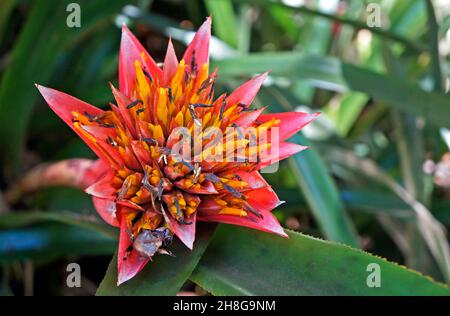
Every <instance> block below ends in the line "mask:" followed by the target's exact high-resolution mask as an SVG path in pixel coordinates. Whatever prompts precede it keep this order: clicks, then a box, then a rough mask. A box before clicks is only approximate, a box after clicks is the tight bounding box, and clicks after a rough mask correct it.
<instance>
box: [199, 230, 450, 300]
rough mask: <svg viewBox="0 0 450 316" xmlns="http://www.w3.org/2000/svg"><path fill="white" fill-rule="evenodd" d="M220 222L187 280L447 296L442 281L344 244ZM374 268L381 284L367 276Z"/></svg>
mask: <svg viewBox="0 0 450 316" xmlns="http://www.w3.org/2000/svg"><path fill="white" fill-rule="evenodd" d="M288 234H289V239H283V238H281V237H278V236H275V235H270V234H267V233H261V232H257V231H254V230H249V229H245V228H238V227H231V226H221V227H220V228H219V229H218V230H217V231H216V234H215V235H214V238H213V240H212V241H211V244H210V245H209V247H208V250H207V251H206V253H205V255H204V256H203V258H202V260H201V261H200V262H199V264H198V265H197V268H196V269H195V271H194V273H193V274H192V276H191V279H192V280H193V281H194V282H195V283H197V284H199V285H200V286H202V287H203V288H205V289H206V290H208V291H210V292H211V293H212V294H214V295H450V290H449V289H448V288H447V287H445V286H444V285H441V284H438V283H435V282H433V281H432V280H431V279H430V278H427V277H424V276H422V275H420V274H419V273H417V272H415V271H412V270H408V269H406V268H404V267H401V266H399V265H397V264H395V263H390V262H388V261H386V260H384V259H382V258H379V257H375V256H373V255H371V254H368V253H365V252H363V251H360V250H356V249H353V248H350V247H348V246H344V245H340V244H335V243H331V242H327V241H323V240H320V239H316V238H312V237H309V236H306V235H302V234H299V233H295V232H288ZM370 264H376V265H378V266H379V268H380V273H381V275H380V277H381V284H380V285H381V286H380V287H372V288H371V287H368V286H367V279H368V277H369V275H370V274H371V273H373V270H370V271H368V270H367V269H368V266H369V265H370Z"/></svg>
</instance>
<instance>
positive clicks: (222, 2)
mask: <svg viewBox="0 0 450 316" xmlns="http://www.w3.org/2000/svg"><path fill="white" fill-rule="evenodd" d="M205 5H206V9H207V10H208V13H209V14H212V17H213V21H214V23H213V29H214V32H215V33H216V35H217V36H218V37H219V38H220V39H221V40H223V41H224V42H226V43H228V44H229V45H230V46H232V47H234V48H237V44H238V38H237V36H238V33H239V30H238V27H237V25H238V24H237V22H236V16H235V14H234V10H233V3H232V2H231V0H205Z"/></svg>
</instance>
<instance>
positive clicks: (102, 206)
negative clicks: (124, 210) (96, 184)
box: [92, 196, 120, 227]
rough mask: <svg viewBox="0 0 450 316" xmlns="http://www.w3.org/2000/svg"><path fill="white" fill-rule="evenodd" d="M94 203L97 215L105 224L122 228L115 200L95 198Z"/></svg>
mask: <svg viewBox="0 0 450 316" xmlns="http://www.w3.org/2000/svg"><path fill="white" fill-rule="evenodd" d="M92 202H93V203H94V207H95V209H96V210H97V213H98V214H99V215H100V217H101V218H102V219H103V220H104V221H105V222H107V223H108V224H109V225H112V226H116V227H119V226H120V224H119V221H118V220H117V216H116V202H114V200H108V199H101V198H98V197H95V196H94V197H93V198H92Z"/></svg>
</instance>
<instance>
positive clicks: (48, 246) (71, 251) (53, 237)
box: [0, 223, 117, 264]
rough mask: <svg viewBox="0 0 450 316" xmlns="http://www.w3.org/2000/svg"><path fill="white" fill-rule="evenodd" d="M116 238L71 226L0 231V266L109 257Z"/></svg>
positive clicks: (52, 224) (115, 244)
mask: <svg viewBox="0 0 450 316" xmlns="http://www.w3.org/2000/svg"><path fill="white" fill-rule="evenodd" d="M116 247H117V240H116V239H115V238H111V237H106V236H104V235H101V234H99V233H97V232H94V231H92V230H88V229H84V228H80V227H75V226H72V225H65V224H56V223H46V224H41V225H36V226H33V227H27V228H15V229H5V230H1V231H0V264H10V263H13V262H15V261H18V260H36V261H44V260H52V259H56V258H60V257H64V256H67V255H71V256H74V255H99V254H111V253H113V251H114V249H115V248H116Z"/></svg>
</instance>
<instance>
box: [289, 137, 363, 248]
mask: <svg viewBox="0 0 450 316" xmlns="http://www.w3.org/2000/svg"><path fill="white" fill-rule="evenodd" d="M291 141H293V142H295V143H297V144H302V145H304V146H305V145H306V146H308V145H309V142H308V141H307V139H306V138H305V137H303V136H302V135H301V134H298V135H295V136H293V137H292V138H291ZM289 163H290V165H291V168H292V170H293V171H294V173H295V175H296V179H297V181H298V183H299V185H300V188H301V190H302V192H303V195H304V196H305V198H306V201H307V202H308V205H309V206H310V208H311V211H312V213H313V215H314V217H315V218H316V220H317V221H318V224H319V226H320V228H321V230H322V232H323V233H324V234H325V236H326V237H327V239H330V240H333V241H337V242H341V243H345V244H348V245H352V246H354V247H358V239H357V237H356V232H355V229H354V227H353V225H352V223H351V222H350V220H349V218H348V216H347V213H346V210H345V208H344V205H343V203H342V200H341V197H340V196H339V191H338V189H337V187H336V184H335V183H334V181H333V179H332V178H331V175H330V174H329V172H328V170H327V167H326V166H325V164H324V163H323V161H322V159H321V158H320V156H319V154H318V153H317V151H316V150H315V149H314V148H311V147H310V148H308V149H307V150H305V151H303V152H301V153H299V154H297V155H295V156H294V157H292V158H289Z"/></svg>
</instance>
